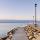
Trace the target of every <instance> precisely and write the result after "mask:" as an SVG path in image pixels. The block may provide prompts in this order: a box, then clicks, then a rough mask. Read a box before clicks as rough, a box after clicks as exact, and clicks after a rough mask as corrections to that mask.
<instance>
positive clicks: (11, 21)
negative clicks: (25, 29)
mask: <svg viewBox="0 0 40 40" xmlns="http://www.w3.org/2000/svg"><path fill="white" fill-rule="evenodd" d="M26 22H27V23H29V22H33V20H0V23H26ZM38 22H40V21H38Z"/></svg>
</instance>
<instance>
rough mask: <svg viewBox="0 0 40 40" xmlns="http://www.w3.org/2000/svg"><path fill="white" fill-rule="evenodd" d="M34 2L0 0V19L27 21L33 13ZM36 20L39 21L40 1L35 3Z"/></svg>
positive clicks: (31, 0) (32, 0)
mask: <svg viewBox="0 0 40 40" xmlns="http://www.w3.org/2000/svg"><path fill="white" fill-rule="evenodd" d="M34 4H35V2H34V0H0V19H3V20H4V19H5V20H6V19H8V20H13V19H14V20H15V19H16V20H28V19H33V16H34V13H35V10H34V9H35V7H34ZM37 4H38V5H37V19H38V20H39V19H40V0H38V1H37Z"/></svg>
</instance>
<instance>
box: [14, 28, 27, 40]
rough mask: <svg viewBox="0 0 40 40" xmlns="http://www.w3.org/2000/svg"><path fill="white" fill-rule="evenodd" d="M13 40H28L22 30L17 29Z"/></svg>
mask: <svg viewBox="0 0 40 40" xmlns="http://www.w3.org/2000/svg"><path fill="white" fill-rule="evenodd" d="M13 38H14V40H28V39H27V37H26V33H25V32H24V28H18V30H17V31H16V32H15V34H14V36H13Z"/></svg>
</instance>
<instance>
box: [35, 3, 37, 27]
mask: <svg viewBox="0 0 40 40" xmlns="http://www.w3.org/2000/svg"><path fill="white" fill-rule="evenodd" d="M36 8H37V4H36V3H35V27H37V26H36V25H37V21H36Z"/></svg>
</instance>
